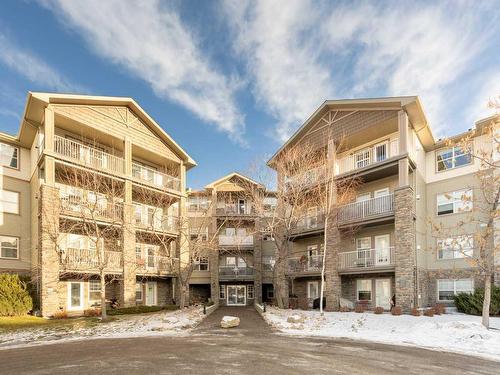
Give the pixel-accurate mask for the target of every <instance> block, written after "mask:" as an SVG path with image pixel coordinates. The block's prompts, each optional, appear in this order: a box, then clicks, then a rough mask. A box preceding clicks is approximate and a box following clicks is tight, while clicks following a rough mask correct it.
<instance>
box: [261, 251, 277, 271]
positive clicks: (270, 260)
mask: <svg viewBox="0 0 500 375" xmlns="http://www.w3.org/2000/svg"><path fill="white" fill-rule="evenodd" d="M275 263H276V258H275V257H274V255H265V256H263V257H262V269H263V270H264V271H272V270H273V268H274V264H275Z"/></svg>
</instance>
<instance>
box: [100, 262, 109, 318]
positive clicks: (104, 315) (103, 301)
mask: <svg viewBox="0 0 500 375" xmlns="http://www.w3.org/2000/svg"><path fill="white" fill-rule="evenodd" d="M100 277H101V319H102V320H106V319H107V318H108V314H107V313H106V274H105V273H104V271H103V270H101V272H100Z"/></svg>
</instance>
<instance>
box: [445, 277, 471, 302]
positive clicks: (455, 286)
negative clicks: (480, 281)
mask: <svg viewBox="0 0 500 375" xmlns="http://www.w3.org/2000/svg"><path fill="white" fill-rule="evenodd" d="M461 280H467V281H469V280H470V281H471V285H472V290H471V291H470V292H471V293H473V292H474V279H473V278H472V277H466V278H463V279H437V280H436V294H437V295H436V301H439V302H453V300H452V299H439V292H440V290H439V283H440V281H452V282H453V295H454V296H455V295H456V294H457V281H461ZM459 292H463V291H459Z"/></svg>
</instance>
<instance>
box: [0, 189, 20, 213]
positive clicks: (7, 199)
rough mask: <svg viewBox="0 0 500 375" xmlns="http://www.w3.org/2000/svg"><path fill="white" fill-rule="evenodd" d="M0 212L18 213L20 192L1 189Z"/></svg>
mask: <svg viewBox="0 0 500 375" xmlns="http://www.w3.org/2000/svg"><path fill="white" fill-rule="evenodd" d="M0 212H5V213H9V214H18V213H19V193H17V192H15V191H9V190H0Z"/></svg>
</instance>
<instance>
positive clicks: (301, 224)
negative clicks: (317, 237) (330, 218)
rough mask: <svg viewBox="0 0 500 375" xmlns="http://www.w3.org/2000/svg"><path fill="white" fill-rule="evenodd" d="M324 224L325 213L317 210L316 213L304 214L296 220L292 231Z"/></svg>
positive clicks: (301, 230) (318, 226) (308, 229)
mask: <svg viewBox="0 0 500 375" xmlns="http://www.w3.org/2000/svg"><path fill="white" fill-rule="evenodd" d="M324 226H325V215H324V214H323V212H318V213H317V214H316V215H309V216H304V217H302V218H300V219H299V220H297V223H296V224H295V226H294V228H293V229H292V231H293V232H295V233H296V232H306V231H310V230H314V229H321V228H323V227H324Z"/></svg>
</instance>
